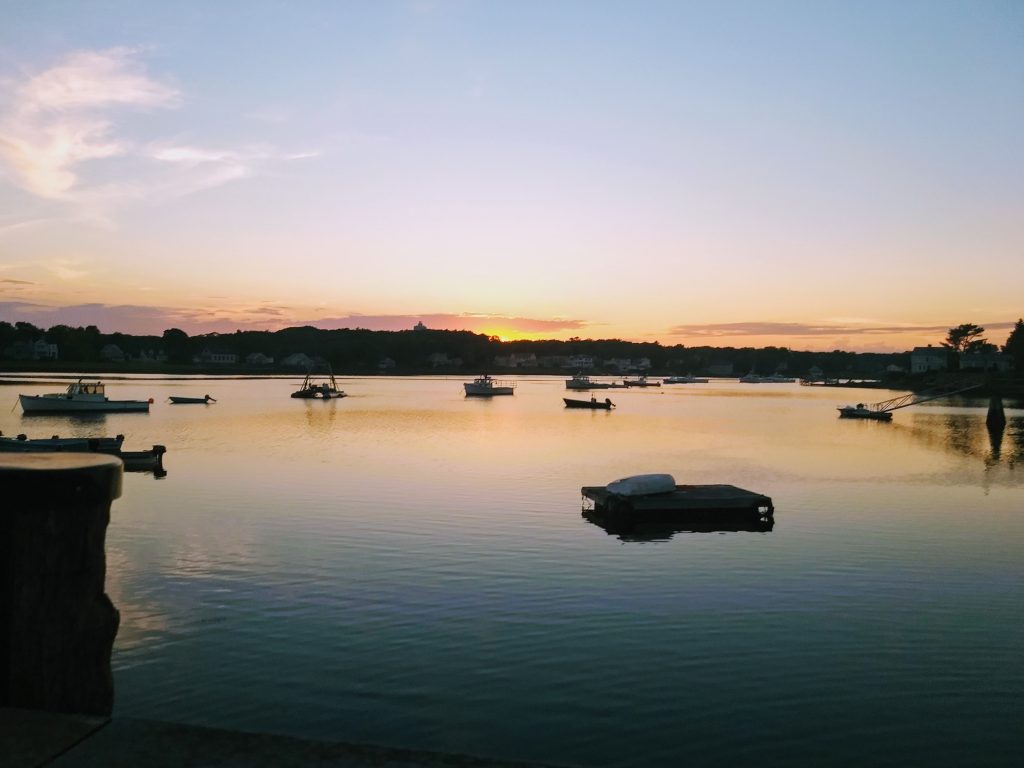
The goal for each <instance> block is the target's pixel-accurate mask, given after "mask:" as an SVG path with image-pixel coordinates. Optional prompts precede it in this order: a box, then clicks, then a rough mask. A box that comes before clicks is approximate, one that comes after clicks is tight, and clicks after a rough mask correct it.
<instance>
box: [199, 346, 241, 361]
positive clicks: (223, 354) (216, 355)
mask: <svg viewBox="0 0 1024 768" xmlns="http://www.w3.org/2000/svg"><path fill="white" fill-rule="evenodd" d="M199 362H201V363H213V364H215V365H233V364H234V363H237V362H238V355H236V354H235V353H234V352H227V351H225V350H222V349H204V350H203V351H202V352H201V353H200V354H199Z"/></svg>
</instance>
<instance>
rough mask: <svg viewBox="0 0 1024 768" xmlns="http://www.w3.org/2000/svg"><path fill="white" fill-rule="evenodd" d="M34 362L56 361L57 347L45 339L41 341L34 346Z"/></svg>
mask: <svg viewBox="0 0 1024 768" xmlns="http://www.w3.org/2000/svg"><path fill="white" fill-rule="evenodd" d="M32 359H33V360H56V359H57V345H56V344H48V343H47V342H46V340H45V339H39V340H38V341H37V342H36V343H35V344H33V345H32Z"/></svg>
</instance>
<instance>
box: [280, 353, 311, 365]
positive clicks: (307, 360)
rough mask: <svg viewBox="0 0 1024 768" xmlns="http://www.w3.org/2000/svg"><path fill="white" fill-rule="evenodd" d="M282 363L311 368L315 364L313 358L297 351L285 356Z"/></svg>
mask: <svg viewBox="0 0 1024 768" xmlns="http://www.w3.org/2000/svg"><path fill="white" fill-rule="evenodd" d="M281 365H286V366H288V367H289V368H309V367H310V366H311V365H313V358H311V357H310V356H309V355H307V354H304V353H302V352H295V353H294V354H291V355H288V357H286V358H284V359H283V360H282V361H281Z"/></svg>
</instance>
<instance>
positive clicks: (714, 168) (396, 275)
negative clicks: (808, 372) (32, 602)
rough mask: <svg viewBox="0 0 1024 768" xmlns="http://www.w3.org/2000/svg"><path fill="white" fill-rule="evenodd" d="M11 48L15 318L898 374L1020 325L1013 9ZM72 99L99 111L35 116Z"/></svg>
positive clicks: (327, 27) (168, 23)
mask: <svg viewBox="0 0 1024 768" xmlns="http://www.w3.org/2000/svg"><path fill="white" fill-rule="evenodd" d="M4 19H5V23H4V26H3V27H2V28H0V100H2V101H0V150H2V149H3V147H4V146H5V145H4V144H3V140H4V137H5V136H6V139H7V141H8V144H7V145H6V146H7V147H8V151H7V152H6V157H5V156H4V155H3V154H0V279H5V278H6V279H7V280H19V281H22V282H19V283H13V282H8V283H0V301H7V302H8V304H7V305H6V306H7V310H6V312H7V313H23V312H25V311H30V310H31V307H29V308H28V309H26V308H25V307H20V308H19V307H16V306H15V305H14V304H11V302H21V303H22V304H26V305H49V306H53V305H62V306H68V305H75V304H80V303H81V304H86V303H98V304H103V305H129V306H131V307H134V306H141V307H158V308H161V309H162V310H166V311H167V316H168V320H171V319H175V315H174V313H175V312H176V311H179V312H180V313H181V314H180V315H179V316H178V317H177V319H178V320H181V321H182V322H183V323H193V326H194V327H196V328H199V327H200V325H201V323H200V320H201V319H216V320H217V321H218V322H223V323H227V324H229V325H231V324H235V325H237V324H239V323H244V322H257V323H264V324H268V323H269V324H271V325H274V324H275V323H276V324H277V325H280V324H282V323H284V324H287V322H290V321H296V320H310V319H317V318H320V317H333V318H344V317H347V316H350V315H353V314H367V315H400V316H405V315H410V316H415V315H420V314H443V313H451V314H455V315H458V314H460V313H473V314H485V315H496V316H501V317H507V318H537V319H552V318H561V319H566V320H573V321H577V324H576V325H572V326H570V325H568V324H567V326H566V333H565V335H570V333H571V334H574V335H576V334H580V330H579V329H580V327H581V326H580V325H579V323H582V324H583V325H582V328H583V329H584V331H583V333H582V334H581V335H593V336H602V335H620V336H625V337H629V338H658V339H661V340H662V341H665V342H671V343H675V342H679V341H682V342H684V343H701V342H702V341H704V340H706V339H704V338H702V336H701V331H700V327H701V326H702V325H705V324H707V325H714V324H721V323H729V322H742V323H746V324H748V325H749V327H750V328H751V329H752V331H750V332H756V331H757V327H758V324H759V323H794V324H815V325H816V327H820V326H822V325H824V327H826V328H828V327H830V324H831V325H834V327H835V329H836V334H835V335H834V336H829V335H828V334H827V333H826V334H825V335H824V336H820V335H814V336H813V337H812V336H807V337H800V336H799V335H796V336H794V337H793V338H788V339H786V338H781V339H780V338H777V337H771V338H769V337H767V336H764V337H756V336H755V337H750V338H749V339H748V340H747V343H754V344H760V343H768V342H770V341H773V342H775V343H785V344H787V345H789V346H794V347H801V346H830V345H832V344H833V343H837V342H841V341H845V342H847V343H848V344H849V345H850V346H858V345H859V346H861V347H871V346H873V347H884V346H896V347H899V346H900V344H901V343H902V342H900V341H897V340H896V339H895V337H893V338H890V336H892V335H891V334H890V335H889V336H886V337H885V338H882V337H881V336H880V335H878V334H875V335H872V334H866V333H860V332H859V331H858V328H860V327H865V328H866V327H881V326H884V327H887V328H889V327H893V326H899V325H901V324H906V325H908V326H920V325H925V326H927V325H931V324H935V325H940V326H941V325H943V324H946V325H948V324H952V323H958V322H966V321H972V322H981V323H992V322H995V321H1008V320H1012V319H1015V318H1016V317H1017V316H1018V315H1019V314H1021V312H1022V311H1024V307H1022V306H1021V303H1020V299H1019V294H1020V290H1019V286H1020V285H1022V284H1024V266H1022V264H1024V254H1022V252H1021V251H1022V245H1024V223H1022V222H1024V215H1022V213H1024V146H1022V140H1021V137H1022V136H1024V3H1020V2H960V3H942V2H922V3H912V2H901V3H882V2H868V3H853V2H849V3H832V2H761V3H754V2H742V3H740V2H735V3H728V2H727V3H681V2H668V3H656V2H644V3H625V2H622V3H596V2H557V3H550V2H544V3H541V2H505V3H497V2H487V3H484V2H479V3H473V2H408V3H383V2H380V3H378V2H372V3H358V4H353V3H340V2H329V3H328V2H324V3H301V2H295V3H292V2H288V3H284V2H282V3H259V2H244V3H241V2H240V3H227V2H217V3H210V2H204V3H182V4H179V3H142V2H130V3H129V2H125V3H117V2H103V3H88V2H84V3H47V2H40V3H24V4H18V5H17V6H16V7H14V8H12V9H8V10H7V11H6V12H5V13H4ZM76 56H77V58H76ZM51 70H52V71H53V72H55V73H56V74H53V72H51V76H50V79H49V80H47V79H46V78H45V77H44V76H45V75H46V73H47V72H50V71H51ZM81 72H85V73H86V74H87V75H88V77H89V78H90V82H92V83H94V84H95V83H97V82H98V83H100V85H101V86H102V87H100V89H99V90H100V92H101V95H99V96H97V97H96V99H94V100H93V101H92V102H91V103H89V104H86V105H84V106H83V105H81V104H77V103H76V104H70V105H69V104H68V103H67V100H66V99H65V100H64V101H61V102H60V103H59V104H57V106H56V107H54V104H53V102H45V103H44V104H43V107H39V106H38V105H39V103H40V102H38V99H40V98H45V94H44V95H43V96H41V95H40V94H43V93H44V91H43V89H42V87H41V85H40V84H41V83H42V84H45V83H47V82H50V81H52V80H53V79H54V78H56V77H58V75H59V77H60V78H62V79H61V82H62V83H64V84H66V83H68V82H80V81H79V80H75V78H76V77H79V74H78V73H81ZM129 76H130V78H134V79H130V78H129ZM126 78H129V79H126ZM33 83H34V85H32V84H33ZM140 83H141V84H142V86H141V91H140V90H139V86H140ZM118 88H121V89H123V90H122V91H117V89H118ZM115 92H116V93H117V94H119V95H113V96H112V95H111V94H112V93H115ZM26 94H28V95H26ZM61 98H63V97H61ZM32 99H36V100H37V101H32ZM98 122H99V123H102V127H101V128H100V129H97V128H96V126H97V123H98ZM55 125H60V126H65V125H71V126H72V127H75V128H76V129H78V130H86V133H85V134H75V135H85V136H86V137H87V141H86V142H85V150H83V151H81V152H79V154H78V155H74V156H70V157H64V156H63V155H60V159H58V160H53V151H56V150H53V147H52V146H51V147H49V149H47V147H44V146H42V144H41V143H40V141H39V140H38V139H33V138H32V137H33V136H38V135H40V134H43V133H45V132H46V131H48V130H51V129H52V128H53V127H54V126H55ZM88 131H92V132H91V133H89V132H88ZM62 135H64V134H62ZM12 139H13V140H14V141H15V142H22V143H26V142H27V144H26V146H27V148H26V147H25V146H23V147H22V150H21V151H20V152H21V153H20V154H19V155H18V156H17V157H15V156H14V154H13V150H10V147H11V146H13V145H12V144H11V141H12ZM18 146H21V145H20V144H19V145H18ZM97 146H100V147H103V148H104V149H103V151H101V152H97V151H96V147H97ZM51 150H53V151H51ZM90 153H91V154H90ZM87 155H88V156H87ZM40 157H43V158H45V160H40V159H39V158H40ZM67 173H70V174H71V177H69V176H67V175H66V174H67ZM33 174H35V175H33ZM72 177H73V180H72V181H70V183H69V181H68V179H69V178H72ZM965 264H969V265H971V267H972V268H971V269H965V266H964V265H965ZM172 267H173V268H172ZM854 273H855V274H858V275H862V276H866V277H869V278H871V280H870V281H869V282H864V281H853V280H850V278H849V275H851V274H854ZM19 306H20V305H19ZM261 306H262V307H267V308H269V307H274V308H278V310H279V311H278V312H277V313H276V314H275V313H270V314H267V315H265V316H260V315H258V313H256V314H254V313H253V312H251V311H248V312H247V310H252V309H258V308H259V307H261ZM111 317H114V315H112V316H111ZM117 317H120V318H130V312H128V311H127V310H125V309H124V308H123V307H122V311H121V314H120V315H117ZM197 318H198V319H197ZM0 319H4V318H2V317H0ZM112 322H113V321H112ZM119 322H130V320H122V321H119ZM467 322H468V321H467ZM474 322H475V321H474ZM502 323H505V325H504V326H502V327H506V328H508V329H509V330H515V328H514V325H515V324H514V323H513V322H512V321H511V320H509V321H505V320H501V318H500V317H499V318H495V319H494V320H493V322H491V327H492V328H493V327H497V326H499V325H501V324H502ZM179 324H181V323H179ZM470 324H472V323H470ZM477 325H479V323H477ZM679 326H685V327H686V330H685V333H684V334H683V335H673V334H672V329H673V328H677V327H679ZM775 327H776V328H777V327H778V326H775ZM111 330H113V328H111ZM125 330H131V329H130V328H125ZM906 339H907V343H911V342H912V341H915V340H916V339H917V337H913V338H912V335H909V334H908V335H907V337H906ZM729 341H731V342H736V341H737V340H736V339H729Z"/></svg>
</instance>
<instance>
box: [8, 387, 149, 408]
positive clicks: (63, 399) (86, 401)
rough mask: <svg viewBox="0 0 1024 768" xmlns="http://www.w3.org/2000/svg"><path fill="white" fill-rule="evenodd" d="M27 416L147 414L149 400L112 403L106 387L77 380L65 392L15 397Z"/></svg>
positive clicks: (113, 401)
mask: <svg viewBox="0 0 1024 768" xmlns="http://www.w3.org/2000/svg"><path fill="white" fill-rule="evenodd" d="M18 400H19V402H21V410H22V411H24V412H25V414H26V415H32V414H37V413H149V405H150V403H152V402H153V398H150V399H149V400H111V399H110V398H108V397H107V395H106V388H105V386H104V385H103V384H102V383H100V382H98V381H96V382H85V381H83V380H82V379H79V380H78V381H76V382H75V383H74V384H70V385H68V388H67V390H66V391H64V392H52V393H50V394H46V395H18Z"/></svg>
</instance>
